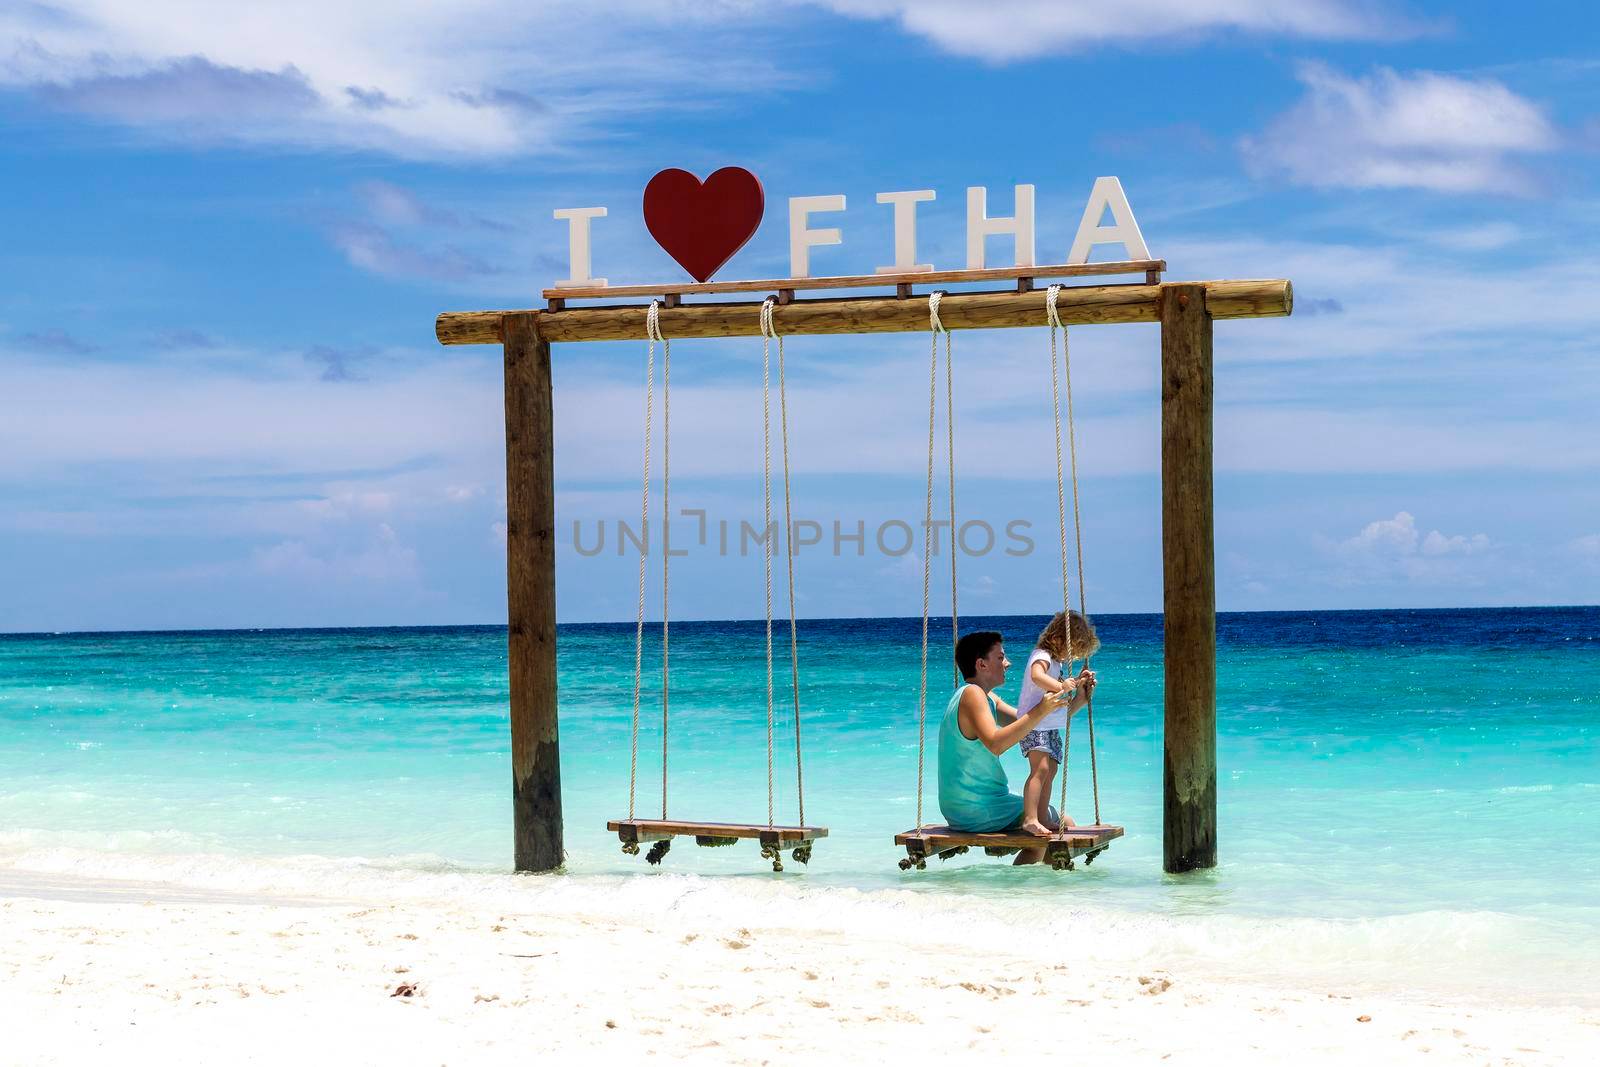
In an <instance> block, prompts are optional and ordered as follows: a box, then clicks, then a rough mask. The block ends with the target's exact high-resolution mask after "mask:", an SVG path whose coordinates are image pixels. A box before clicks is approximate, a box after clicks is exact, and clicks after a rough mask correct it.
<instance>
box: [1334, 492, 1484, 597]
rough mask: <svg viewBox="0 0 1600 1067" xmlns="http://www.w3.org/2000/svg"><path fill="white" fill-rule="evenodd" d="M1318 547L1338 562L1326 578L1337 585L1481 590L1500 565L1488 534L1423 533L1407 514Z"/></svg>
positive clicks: (1413, 518) (1402, 512)
mask: <svg viewBox="0 0 1600 1067" xmlns="http://www.w3.org/2000/svg"><path fill="white" fill-rule="evenodd" d="M1314 543H1315V544H1316V546H1317V547H1318V548H1320V549H1321V550H1322V551H1323V552H1324V553H1325V554H1327V555H1329V556H1331V557H1333V558H1334V559H1335V560H1337V562H1338V566H1337V567H1336V569H1335V570H1334V571H1332V572H1331V573H1329V574H1327V575H1325V576H1324V577H1325V578H1326V579H1327V580H1329V581H1331V582H1332V583H1333V584H1335V585H1382V584H1389V583H1393V582H1397V581H1398V582H1404V583H1408V584H1415V585H1432V586H1440V585H1463V586H1480V585H1484V584H1486V583H1487V582H1488V581H1489V579H1490V578H1491V576H1492V575H1493V573H1494V568H1495V566H1496V564H1495V561H1494V560H1493V558H1492V557H1493V555H1494V549H1495V548H1496V546H1495V545H1494V544H1493V543H1492V542H1491V541H1490V540H1489V536H1488V535H1487V534H1482V533H1475V534H1445V533H1441V532H1440V531H1438V530H1430V531H1428V533H1427V534H1425V535H1424V534H1423V533H1422V532H1421V531H1420V530H1419V529H1418V528H1417V520H1416V518H1415V516H1413V515H1412V514H1411V513H1410V512H1409V511H1399V512H1396V513H1395V515H1394V517H1393V518H1388V519H1377V520H1375V521H1373V522H1369V523H1367V525H1366V526H1364V527H1362V529H1361V530H1360V532H1358V533H1356V534H1355V535H1354V536H1352V537H1348V538H1345V539H1344V540H1342V541H1332V540H1330V539H1328V538H1325V537H1318V538H1315V539H1314ZM1478 557H1483V558H1482V559H1481V560H1480V559H1479V558H1478Z"/></svg>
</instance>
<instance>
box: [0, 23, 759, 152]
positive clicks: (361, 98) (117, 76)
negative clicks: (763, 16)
mask: <svg viewBox="0 0 1600 1067" xmlns="http://www.w3.org/2000/svg"><path fill="white" fill-rule="evenodd" d="M746 7H747V5H733V6H732V7H730V6H729V5H726V4H717V3H706V2H700V3H688V2H678V3H649V2H645V0H621V2H612V3H607V4H604V5H600V4H591V3H585V2H581V0H541V2H539V3H533V4H529V3H510V2H506V0H463V2H460V3H452V4H438V3H431V2H427V0H386V2H384V3H377V2H375V0H342V2H341V0H333V2H329V0H275V2H274V3H271V4H220V5H219V4H216V3H212V2H209V0H143V2H141V3H128V2H126V0H58V2H55V3H53V4H52V5H50V6H46V5H43V4H21V5H6V6H4V7H0V86H3V85H9V86H13V87H19V88H25V89H30V90H33V91H34V92H36V93H38V94H39V95H40V96H41V97H42V98H43V99H44V100H46V101H47V102H49V103H51V104H53V105H54V106H57V107H60V108H62V109H65V110H69V111H74V112H78V113H81V114H84V115H88V116H91V117H94V118H99V119H103V120H107V121H111V122H116V123H119V124H123V125H127V126H131V127H136V128H140V129H144V130H147V131H150V132H152V133H154V134H157V135H160V136H165V137H172V138H176V139H181V140H185V141H200V142H217V141H221V142H229V143H247V144H290V145H299V146H312V147H339V148H357V149H375V150H379V151H384V152H389V153H394V154H397V155H401V156H407V157H421V158H459V157H463V156H465V157H474V156H477V157H482V156H506V155H519V154H526V153H536V152H545V153H550V152H559V151H563V150H565V149H567V148H569V147H570V146H571V144H572V143H573V142H574V141H575V140H578V139H581V138H583V137H586V136H589V135H591V134H593V133H594V132H595V130H596V129H597V128H598V127H601V126H603V125H604V124H605V123H606V122H607V121H609V120H610V119H613V118H616V117H619V116H628V117H634V118H636V117H637V116H638V115H639V114H640V113H641V112H650V111H656V110H660V109H663V108H677V107H694V106H700V105H703V104H704V103H706V102H708V101H715V100H717V99H718V98H719V97H720V96H721V95H723V93H724V92H725V91H727V90H732V89H735V88H737V89H739V90H741V91H743V92H749V91H751V90H760V89H763V88H767V87H771V86H774V85H778V84H785V83H787V82H788V79H786V78H785V76H783V75H780V74H778V73H777V72H776V71H775V70H774V69H773V68H771V67H770V66H769V65H767V63H766V62H765V60H763V59H761V58H759V54H755V58H752V56H753V53H752V52H751V50H750V49H749V48H740V47H730V45H729V41H730V39H731V38H730V31H728V30H727V29H726V28H725V26H724V24H725V23H726V22H727V21H729V16H730V14H737V13H738V12H739V11H741V10H744V9H745V8H746ZM753 21H754V20H753V19H752V20H751V23H753Z"/></svg>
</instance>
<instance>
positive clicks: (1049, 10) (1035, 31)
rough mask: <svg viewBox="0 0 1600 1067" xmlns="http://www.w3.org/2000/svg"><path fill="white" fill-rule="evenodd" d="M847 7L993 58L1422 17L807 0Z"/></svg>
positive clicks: (1310, 2) (1196, 4) (1372, 11)
mask: <svg viewBox="0 0 1600 1067" xmlns="http://www.w3.org/2000/svg"><path fill="white" fill-rule="evenodd" d="M810 2H813V3H816V4H817V5H818V6H821V7H826V8H828V9H830V10H832V11H834V12H837V13H838V14H841V15H849V16H853V17H858V18H877V19H892V20H894V21H895V22H897V23H898V24H899V25H900V26H901V27H902V28H904V29H905V30H906V31H907V32H908V33H914V34H916V35H917V36H919V37H924V38H926V39H928V40H930V41H932V42H933V43H934V44H936V45H938V46H939V47H940V48H942V49H944V50H945V51H947V52H953V53H955V54H956V55H962V56H973V57H976V58H979V59H985V60H989V61H991V62H996V63H1003V62H1007V61H1010V60H1018V59H1033V58H1037V57H1040V56H1046V55H1053V54H1058V53H1064V52H1082V51H1084V50H1086V49H1089V48H1093V47H1095V46H1096V45H1105V44H1111V45H1119V44H1137V43H1140V42H1143V41H1150V40H1159V41H1165V42H1174V41H1182V40H1183V39H1185V38H1187V39H1189V40H1193V39H1194V37H1195V36H1196V35H1197V34H1210V33H1218V32H1229V31H1232V32H1242V33H1252V34H1261V35H1274V36H1286V37H1300V38H1310V39H1322V40H1365V39H1372V38H1390V37H1395V36H1400V35H1405V34H1410V33H1413V32H1415V31H1416V29H1417V26H1416V25H1415V24H1414V23H1411V22H1409V21H1407V20H1404V19H1401V18H1397V17H1395V16H1394V15H1392V14H1389V13H1387V12H1384V11H1382V10H1381V9H1380V8H1378V7H1377V6H1375V5H1371V4H1367V3H1361V2H1354V0H1277V2H1273V0H1189V2H1184V0H1123V2H1121V3H1117V4H1107V3H1102V2H1097V0H989V2H987V3H981V4H979V3H972V2H971V0H810Z"/></svg>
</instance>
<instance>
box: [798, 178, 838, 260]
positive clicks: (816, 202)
mask: <svg viewBox="0 0 1600 1067" xmlns="http://www.w3.org/2000/svg"><path fill="white" fill-rule="evenodd" d="M843 210H844V194H843V193H839V194H836V195H834V196H791V197H790V198H789V277H791V278H809V277H811V249H812V248H814V247H815V246H817V245H837V244H843V243H844V237H843V235H842V234H840V232H839V230H838V228H837V227H829V228H828V229H825V230H808V229H807V228H806V221H807V217H808V216H809V215H810V214H811V213H812V212H813V211H843Z"/></svg>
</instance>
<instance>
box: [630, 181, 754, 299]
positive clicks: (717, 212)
mask: <svg viewBox="0 0 1600 1067" xmlns="http://www.w3.org/2000/svg"><path fill="white" fill-rule="evenodd" d="M765 210H766V197H765V195H764V194H763V193H762V191H761V179H759V178H757V177H756V176H755V175H754V174H751V173H750V172H749V171H747V170H745V169H744V168H743V167H723V168H722V169H721V170H719V171H717V172H716V173H714V174H712V175H711V177H709V178H707V179H706V180H705V181H704V182H702V181H701V180H700V179H699V178H696V177H695V176H694V175H693V174H690V173H689V172H688V171H686V170H679V169H678V168H677V167H669V168H668V169H667V170H664V171H662V172H661V173H659V174H657V175H656V176H655V177H654V178H651V179H650V184H649V185H646V186H645V187H644V224H645V225H646V226H647V227H649V229H650V236H651V237H654V238H655V239H656V244H658V245H660V246H661V247H662V248H664V249H666V250H667V255H669V256H671V257H672V258H673V259H675V260H677V261H678V264H679V265H680V266H681V267H683V269H684V270H686V271H688V272H689V275H690V276H691V277H692V278H694V280H695V281H699V282H703V281H706V280H707V279H709V278H710V277H711V276H712V275H713V274H715V273H716V272H717V271H718V270H720V269H721V268H722V265H723V264H724V263H726V262H728V260H730V259H732V258H733V254H734V253H735V252H737V251H739V249H741V248H743V247H744V246H745V242H746V241H748V240H750V238H752V237H754V236H755V232H756V228H757V227H759V226H760V225H761V215H762V213H763V212H764V211H765Z"/></svg>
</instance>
